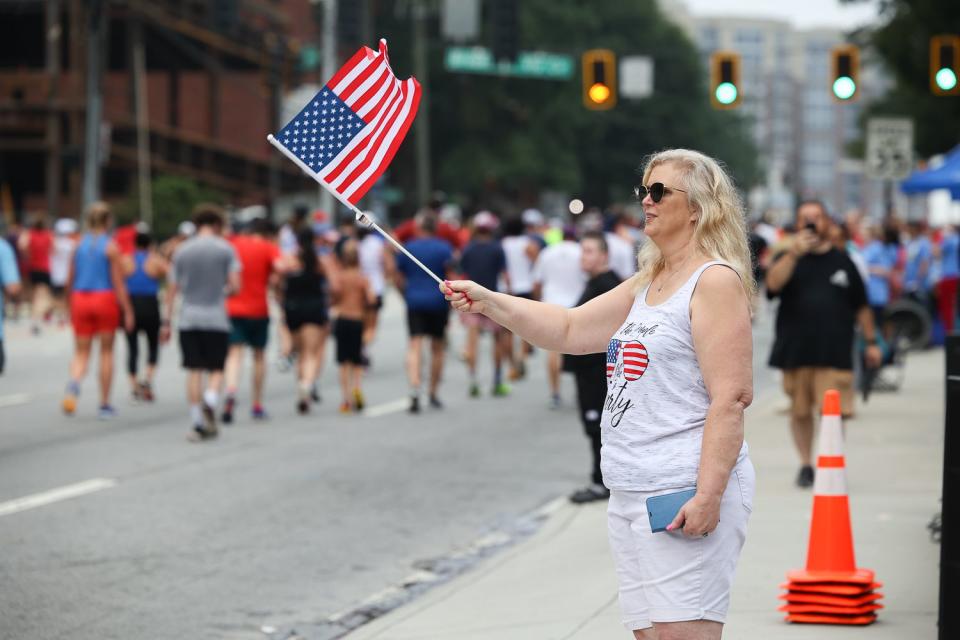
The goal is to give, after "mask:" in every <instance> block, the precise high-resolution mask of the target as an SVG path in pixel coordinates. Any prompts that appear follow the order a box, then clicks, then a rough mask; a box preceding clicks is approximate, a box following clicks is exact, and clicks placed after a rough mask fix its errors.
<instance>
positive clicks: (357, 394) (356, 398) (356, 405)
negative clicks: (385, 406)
mask: <svg viewBox="0 0 960 640" xmlns="http://www.w3.org/2000/svg"><path fill="white" fill-rule="evenodd" d="M365 406H366V403H365V402H364V400H363V391H360V389H354V390H353V409H354V411H363V408H364V407H365Z"/></svg>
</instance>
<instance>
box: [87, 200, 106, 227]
mask: <svg viewBox="0 0 960 640" xmlns="http://www.w3.org/2000/svg"><path fill="white" fill-rule="evenodd" d="M111 218H112V216H111V214H110V205H108V204H107V203H106V202H103V201H102V200H98V201H96V202H91V203H90V205H89V206H88V207H87V211H86V223H87V229H89V230H91V231H105V230H106V229H107V228H108V227H109V226H110V221H111Z"/></svg>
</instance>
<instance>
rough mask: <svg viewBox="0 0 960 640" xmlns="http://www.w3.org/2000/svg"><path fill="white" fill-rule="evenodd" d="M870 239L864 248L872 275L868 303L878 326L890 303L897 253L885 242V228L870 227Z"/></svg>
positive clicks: (868, 281)
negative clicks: (891, 277) (892, 274)
mask: <svg viewBox="0 0 960 640" xmlns="http://www.w3.org/2000/svg"><path fill="white" fill-rule="evenodd" d="M868 234H869V237H870V240H869V241H868V242H867V246H866V247H864V249H863V259H864V261H865V262H866V263H867V271H868V272H869V275H870V277H869V278H868V279H867V303H868V304H869V305H870V308H871V309H872V310H873V319H874V322H875V323H876V326H878V327H879V326H881V322H882V320H883V310H884V309H885V308H886V306H887V305H888V304H890V274H891V273H892V272H893V268H894V267H895V266H896V265H897V255H896V253H895V252H894V251H891V250H890V247H888V246H887V245H886V244H884V242H883V229H882V228H881V227H879V226H872V227H870V228H869V229H868Z"/></svg>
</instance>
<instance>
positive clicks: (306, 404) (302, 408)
mask: <svg viewBox="0 0 960 640" xmlns="http://www.w3.org/2000/svg"><path fill="white" fill-rule="evenodd" d="M297 413H299V414H300V415H302V416H305V415H307V414H308V413H310V401H309V400H308V399H307V398H300V399H299V400H297Z"/></svg>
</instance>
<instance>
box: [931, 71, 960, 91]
mask: <svg viewBox="0 0 960 640" xmlns="http://www.w3.org/2000/svg"><path fill="white" fill-rule="evenodd" d="M935 78H936V81H937V86H938V87H940V88H941V89H943V90H944V91H951V90H953V88H954V87H956V86H957V74H956V73H954V72H953V69H950V68H949V67H944V68H943V69H940V71H937V75H936V76H935Z"/></svg>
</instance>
